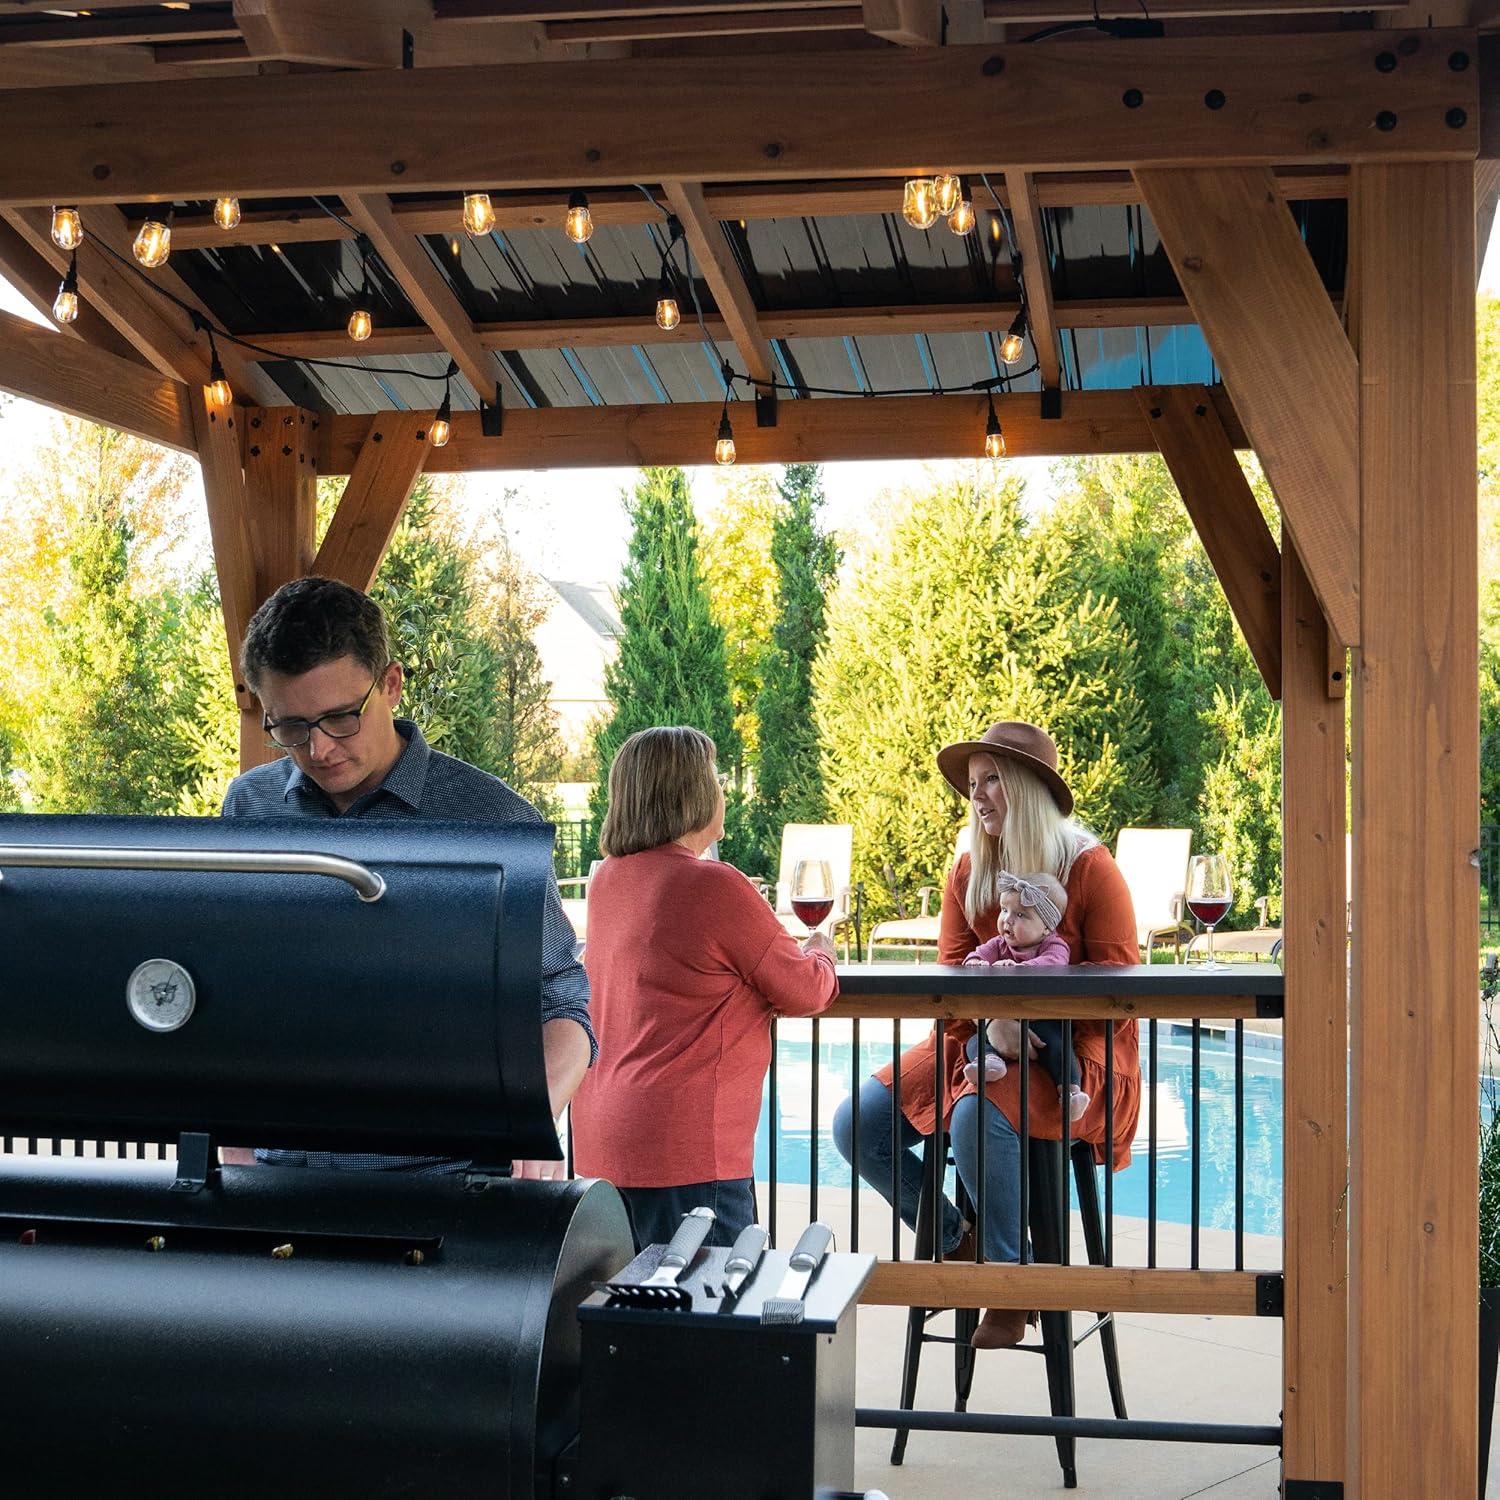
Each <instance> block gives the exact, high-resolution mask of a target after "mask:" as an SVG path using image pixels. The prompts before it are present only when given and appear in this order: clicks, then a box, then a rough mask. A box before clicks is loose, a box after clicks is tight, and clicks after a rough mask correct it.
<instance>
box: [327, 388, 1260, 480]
mask: <svg viewBox="0 0 1500 1500" xmlns="http://www.w3.org/2000/svg"><path fill="white" fill-rule="evenodd" d="M1211 395H1212V400H1213V403H1214V407H1215V409H1216V410H1217V411H1218V413H1219V416H1220V419H1221V420H1222V421H1223V423H1224V425H1225V428H1226V430H1227V431H1228V433H1229V436H1230V440H1231V441H1232V442H1234V443H1236V444H1238V445H1243V444H1244V441H1245V440H1244V435H1243V433H1242V432H1241V430H1240V426H1239V420H1238V418H1237V417H1236V416H1235V414H1234V411H1233V408H1232V407H1231V406H1230V405H1229V401H1228V398H1227V397H1226V396H1225V395H1224V393H1223V392H1222V391H1221V390H1215V391H1213V392H1212V393H1211ZM995 407H996V410H997V412H998V414H999V416H1000V420H1001V422H1002V423H1003V424H1004V428H1005V439H1006V443H1007V445H1008V449H1009V452H1010V453H1011V455H1012V456H1014V457H1017V458H1021V457H1030V456H1060V455H1064V454H1073V453H1095V454H1098V453H1150V452H1155V451H1156V442H1155V439H1154V438H1153V436H1152V434H1151V431H1150V427H1149V424H1148V423H1147V421H1146V419H1145V417H1144V416H1143V415H1142V413H1141V411H1140V408H1139V407H1138V406H1137V404H1136V399H1135V395H1134V393H1133V392H1132V391H1073V392H1068V393H1067V394H1065V395H1064V396H1063V400H1062V416H1061V418H1060V419H1058V420H1048V421H1044V420H1043V419H1042V417H1041V412H1040V403H1039V402H1038V400H1037V397H1036V396H1035V394H1031V395H1025V394H1018V395H1004V394H1001V395H997V396H996V397H995ZM729 410H730V416H731V418H732V420H733V422H734V438H735V445H736V447H737V449H738V451H739V461H740V462H741V463H747V464H766V463H794V462H805V463H813V462H817V463H832V462H836V461H839V460H842V459H890V458H973V457H975V456H976V455H977V454H978V453H979V451H980V449H981V447H982V445H983V442H984V426H985V415H986V406H985V400H984V397H983V396H978V395H969V396H882V397H879V398H876V399H872V400H869V401H840V400H836V399H827V400H811V401H783V402H782V403H781V409H780V412H779V413H778V416H777V425H776V426H775V427H757V426H756V425H755V420H754V415H753V411H752V408H751V407H750V404H749V403H748V402H745V401H738V402H735V403H734V404H732V405H731V406H730V408H729ZM374 420H375V419H374V418H372V417H368V416H348V417H344V416H336V417H328V418H325V419H324V422H323V429H322V432H321V433H320V435H319V443H318V472H319V473H320V474H347V473H349V472H350V470H351V469H352V468H353V466H354V464H355V461H356V460H357V458H358V456H359V452H360V449H361V448H362V447H363V445H364V441H365V438H366V437H367V436H368V434H369V432H370V427H371V423H372V422H373V421H374ZM718 425H719V406H718V405H717V403H713V402H691V403H689V402H662V403H659V404H656V405H650V406H554V407H550V408H546V407H544V408H541V409H539V410H535V411H529V410H518V411H507V412H506V414H505V433H504V436H503V437H499V438H486V437H484V436H482V435H481V432H480V427H479V417H478V414H477V413H475V412H455V413H454V415H453V440H452V441H451V442H450V443H449V444H448V445H447V447H445V448H436V449H434V450H433V451H432V453H430V454H429V455H428V459H427V472H428V473H443V474H455V473H470V472H474V471H477V470H483V469H551V468H592V467H618V466H622V465H623V466H629V467H640V466H651V465H658V464H702V463H706V462H708V461H709V460H710V459H711V457H712V454H713V444H714V436H715V432H716V430H717V428H718Z"/></svg>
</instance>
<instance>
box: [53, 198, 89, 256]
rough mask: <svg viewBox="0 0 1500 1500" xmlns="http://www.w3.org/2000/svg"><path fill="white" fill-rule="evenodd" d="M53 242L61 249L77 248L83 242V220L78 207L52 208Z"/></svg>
mask: <svg viewBox="0 0 1500 1500" xmlns="http://www.w3.org/2000/svg"><path fill="white" fill-rule="evenodd" d="M52 243H53V244H54V245H56V246H57V248H58V249H59V250H76V249H77V248H78V247H79V246H80V245H81V244H82V243H83V220H82V219H80V218H79V217H78V210H77V209H76V208H54V209H53V210H52Z"/></svg>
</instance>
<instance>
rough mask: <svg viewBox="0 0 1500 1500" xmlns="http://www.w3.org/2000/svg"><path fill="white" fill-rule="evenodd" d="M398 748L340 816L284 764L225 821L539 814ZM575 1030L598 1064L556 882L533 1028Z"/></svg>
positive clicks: (501, 788) (272, 768)
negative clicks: (557, 1024)
mask: <svg viewBox="0 0 1500 1500" xmlns="http://www.w3.org/2000/svg"><path fill="white" fill-rule="evenodd" d="M396 729H397V731H398V732H399V733H400V735H401V737H402V738H403V739H404V740H405V741H406V748H405V749H404V750H403V751H402V752H401V755H400V757H399V758H398V759H397V761H396V764H395V765H393V766H392V767H391V769H390V771H389V772H388V773H387V775H386V778H385V780H384V781H382V782H381V783H380V785H379V786H378V787H376V788H375V790H374V791H372V792H366V793H365V795H364V796H363V797H361V798H360V799H359V800H358V801H357V802H355V803H353V804H352V805H351V806H349V807H348V808H346V809H345V810H344V811H343V812H342V813H341V812H339V810H338V809H337V808H336V807H335V806H334V805H333V803H332V802H331V801H330V800H329V798H328V794H327V793H326V792H324V791H323V789H322V788H321V787H320V786H318V784H317V783H316V782H315V781H313V780H311V778H309V777H308V776H306V775H304V774H303V772H302V771H301V770H300V769H299V768H298V766H297V765H296V764H295V763H294V762H293V761H292V759H291V757H290V756H283V757H282V758H281V759H279V760H273V761H271V762H269V763H268V764H266V765H263V766H256V767H254V768H253V769H252V770H249V771H246V772H245V774H244V775H243V776H236V777H235V779H234V780H233V781H232V782H231V783H230V784H229V790H228V792H227V793H226V794H225V797H224V807H223V813H224V816H225V817H232V818H339V817H343V818H442V819H449V820H465V821H467V820H472V821H477V822H487V823H540V822H541V821H542V819H541V814H540V813H538V812H537V810H536V809H535V808H534V807H533V806H532V805H531V804H530V803H529V802H528V801H526V799H525V798H524V797H521V796H519V795H518V794H517V793H516V792H513V791H512V790H511V789H510V787H508V786H506V784H505V783H504V782H503V781H501V780H500V778H499V777H498V776H491V775H490V774H489V773H488V772H486V771H481V770H479V769H478V767H476V766H471V765H469V764H468V763H467V762H465V761H461V760H455V759H454V757H453V756H451V755H444V754H443V753H442V752H441V751H438V750H434V749H433V748H432V747H431V746H430V745H429V744H428V743H427V741H426V740H425V739H423V738H422V731H421V730H420V729H418V728H417V726H416V725H415V724H414V723H412V721H411V720H410V719H397V720H396ZM558 1020H568V1021H576V1022H577V1023H578V1024H579V1025H580V1026H581V1027H583V1029H584V1031H585V1033H587V1035H588V1039H589V1050H590V1061H591V1062H592V1059H593V1057H594V1056H596V1055H597V1054H598V1050H599V1048H598V1043H597V1042H596V1041H595V1039H594V1030H593V1027H592V1026H591V1025H590V1024H589V982H588V976H587V975H586V974H585V973H584V971H583V965H582V964H581V963H580V962H579V959H578V940H577V938H576V937H575V936H574V933H573V928H572V926H571V924H570V923H569V922H568V918H567V916H566V914H565V913H564V912H563V909H562V900H561V897H560V896H559V894H558V889H557V882H556V881H555V880H550V881H549V882H548V885H547V896H546V904H545V906H544V907H543V910H542V1021H543V1022H544V1023H545V1022H547V1021H558ZM256 1156H257V1158H258V1159H259V1160H261V1161H266V1162H274V1163H276V1164H278V1165H283V1166H309V1167H338V1168H341V1169H343V1170H345V1171H382V1170H385V1171H407V1172H416V1173H419V1174H422V1175H428V1174H434V1173H443V1172H457V1171H463V1170H465V1169H466V1168H467V1167H468V1165H469V1163H468V1162H458V1161H451V1160H449V1159H447V1158H444V1157H432V1156H385V1155H378V1154H373V1153H358V1152H346V1151H257V1152H256Z"/></svg>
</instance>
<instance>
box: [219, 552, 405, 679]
mask: <svg viewBox="0 0 1500 1500" xmlns="http://www.w3.org/2000/svg"><path fill="white" fill-rule="evenodd" d="M341 656H352V657H353V658H354V659H355V660H356V661H358V662H361V663H363V665H364V666H366V667H367V668H368V669H369V672H370V675H371V676H372V677H375V676H378V675H379V674H380V673H381V672H383V671H384V670H385V668H386V666H387V665H388V664H389V662H390V659H391V642H390V636H389V635H388V634H387V632H386V628H385V616H384V615H383V614H382V613H381V611H380V606H379V605H378V604H377V603H376V602H375V601H374V600H373V599H372V598H370V596H369V595H368V594H362V593H360V591H359V590H358V589H356V588H350V587H349V585H348V584H347V583H339V582H338V581H337V580H336V579H333V578H294V579H293V580H292V581H291V582H290V583H284V584H282V586H281V587H280V588H279V589H277V590H276V592H275V593H274V594H272V595H271V597H270V598H269V599H267V600H266V602H265V603H264V604H262V605H261V607H260V608H259V609H258V610H256V611H255V614H254V615H253V616H252V617H251V620H250V628H249V629H248V630H246V632H245V644H244V645H243V646H242V647H241V648H240V671H241V672H242V673H243V675H244V678H245V681H246V683H247V684H248V685H249V687H250V690H251V691H252V692H255V691H257V689H258V688H259V685H260V681H261V677H262V675H263V674H264V673H266V672H279V673H281V674H282V675H283V676H286V677H298V676H300V675H301V674H302V673H303V672H310V671H312V669H313V668H314V667H321V666H322V665H323V664H324V663H325V662H330V661H337V660H338V659H339V658H340V657H341Z"/></svg>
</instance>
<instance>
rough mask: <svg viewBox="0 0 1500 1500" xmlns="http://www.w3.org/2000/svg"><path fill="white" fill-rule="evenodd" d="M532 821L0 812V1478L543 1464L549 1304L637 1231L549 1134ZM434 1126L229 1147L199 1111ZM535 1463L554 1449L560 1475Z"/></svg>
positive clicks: (260, 1474) (494, 1477)
mask: <svg viewBox="0 0 1500 1500" xmlns="http://www.w3.org/2000/svg"><path fill="white" fill-rule="evenodd" d="M550 854H551V830H550V829H546V828H541V827H537V828H513V827H495V826H490V825H484V824H475V823H461V824H444V823H434V822H400V823H396V822H374V821H356V822H348V823H344V822H337V821H317V822H311V821H288V822H279V821H277V822H261V821H238V820H232V819H126V818H62V817H51V818H42V817H3V818H0V954H3V960H0V962H3V968H0V974H3V980H0V984H3V989H0V1134H3V1135H6V1136H10V1137H33V1138H34V1137H64V1138H72V1139H84V1140H89V1141H117V1142H142V1141H147V1142H149V1141H157V1142H165V1143H168V1144H171V1145H174V1146H175V1147H176V1148H177V1157H178V1160H177V1162H176V1163H175V1164H171V1163H167V1162H154V1161H137V1160H98V1159H61V1158H55V1157H45V1156H36V1157H30V1158H28V1157H24V1156H21V1157H11V1158H7V1159H6V1160H5V1162H4V1164H3V1167H0V1490H3V1491H4V1492H5V1493H8V1494H16V1495H23V1494H24V1495H27V1496H31V1497H41V1496H53V1495H57V1496H68V1497H77V1496H81V1495H111V1496H115V1495H120V1496H127V1495H151V1496H154V1497H170V1496H186V1495H192V1496H194V1497H209V1496H240V1495H249V1494H254V1495H257V1496H261V1497H264V1496H268V1495H274V1496H277V1497H294V1496H308V1497H311V1496H318V1497H327V1496H343V1495H359V1496H376V1495H381V1496H385V1495H401V1496H434V1495H445V1496H446V1495H485V1496H514V1497H522V1496H526V1497H530V1496H533V1495H536V1496H541V1495H552V1494H554V1493H558V1492H561V1493H566V1492H567V1490H566V1474H567V1471H568V1468H569V1465H570V1464H571V1463H572V1461H573V1459H572V1456H571V1455H572V1453H573V1450H574V1446H575V1440H576V1437H577V1431H578V1384H579V1371H578V1365H579V1332H578V1324H577V1320H576V1312H575V1309H576V1307H577V1305H578V1303H579V1301H580V1300H581V1299H582V1298H583V1297H584V1296H585V1295H587V1293H588V1291H589V1289H590V1287H591V1286H592V1284H593V1283H594V1282H595V1281H598V1280H602V1279H605V1278H608V1277H610V1276H612V1275H614V1274H616V1273H617V1272H618V1271H619V1270H620V1268H621V1267H622V1266H624V1265H625V1263H626V1262H627V1261H628V1260H629V1259H630V1256H631V1245H630V1235H629V1230H628V1225H627V1221H626V1217H625V1212H624V1207H623V1205H622V1203H621V1201H620V1198H619V1195H618V1194H617V1193H616V1192H615V1191H614V1189H613V1188H611V1187H609V1186H608V1185H607V1184H602V1183H577V1182H558V1183H539V1182H520V1181H515V1182H513V1181H510V1180H508V1179H506V1178H505V1177H504V1176H503V1175H501V1172H500V1169H501V1168H502V1167H503V1166H504V1165H505V1164H508V1163H509V1161H510V1159H511V1158H512V1157H513V1156H556V1155H557V1139H556V1134H555V1131H554V1130H553V1127H552V1123H551V1120H550V1117H549V1109H548V1103H547V1093H546V1081H545V1071H544V1067H543V1060H542V1050H541V1028H540V1021H539V985H540V969H541V918H542V902H543V897H544V891H545V882H546V878H547V871H548V868H549V865H550ZM221 1144H222V1145H239V1146H280V1147H287V1148H292V1149H305V1150H312V1151H345V1152H348V1151H355V1152H381V1153H403V1154H414V1155H423V1156H437V1157H445V1158H453V1159H461V1160H463V1161H465V1162H467V1163H469V1166H468V1167H467V1169H466V1170H463V1171H460V1172H456V1173H451V1174H448V1175H423V1174H421V1173H418V1172H415V1171H399V1172H388V1171H387V1172H355V1171H347V1170H343V1171H341V1170H313V1169H303V1168H293V1167H267V1166H243V1167H226V1168H224V1169H223V1170H222V1171H220V1170H218V1169H217V1168H216V1167H215V1165H214V1163H215V1158H216V1152H215V1148H216V1146H218V1145H221ZM560 1476H561V1478H560Z"/></svg>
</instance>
